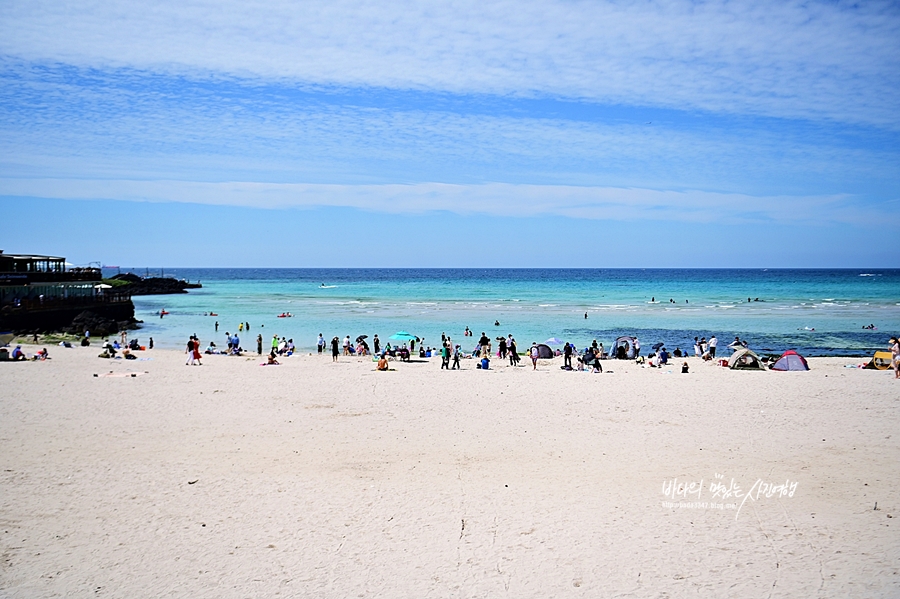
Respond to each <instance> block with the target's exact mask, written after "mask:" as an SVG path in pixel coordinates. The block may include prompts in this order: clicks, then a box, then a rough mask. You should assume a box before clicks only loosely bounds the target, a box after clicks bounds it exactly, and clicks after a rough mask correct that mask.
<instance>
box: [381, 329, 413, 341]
mask: <svg viewBox="0 0 900 599" xmlns="http://www.w3.org/2000/svg"><path fill="white" fill-rule="evenodd" d="M415 338H416V336H415V335H410V334H409V333H407V332H406V331H397V332H396V333H394V334H393V335H391V336H390V337H388V339H393V340H394V341H412V340H413V339H415Z"/></svg>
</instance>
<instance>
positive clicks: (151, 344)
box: [147, 337, 153, 349]
mask: <svg viewBox="0 0 900 599" xmlns="http://www.w3.org/2000/svg"><path fill="white" fill-rule="evenodd" d="M147 347H148V348H150V349H153V337H150V345H148V346H147Z"/></svg>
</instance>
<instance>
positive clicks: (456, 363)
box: [450, 345, 461, 370]
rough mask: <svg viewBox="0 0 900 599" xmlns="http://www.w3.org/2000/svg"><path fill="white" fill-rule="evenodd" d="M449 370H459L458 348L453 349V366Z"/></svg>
mask: <svg viewBox="0 0 900 599" xmlns="http://www.w3.org/2000/svg"><path fill="white" fill-rule="evenodd" d="M450 370H461V368H460V367H459V346H458V345H457V346H455V347H454V348H453V366H451V367H450Z"/></svg>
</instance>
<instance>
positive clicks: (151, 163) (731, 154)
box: [0, 0, 900, 267]
mask: <svg viewBox="0 0 900 599" xmlns="http://www.w3.org/2000/svg"><path fill="white" fill-rule="evenodd" d="M148 6H149V5H147V4H146V3H140V2H126V1H119V2H112V1H111V2H103V3H95V2H80V3H65V4H62V3H59V2H40V1H31V2H18V1H15V0H11V1H8V2H5V3H3V4H2V5H0V209H2V212H3V213H4V214H5V217H4V218H3V222H4V224H5V225H6V226H4V227H3V228H2V231H0V248H2V249H4V250H6V251H9V252H12V251H17V252H35V253H53V254H60V255H65V256H67V257H69V258H70V261H72V262H75V263H86V262H89V261H94V260H96V261H101V262H104V263H107V264H120V265H134V266H145V265H146V266H285V267H291V266H294V267H302V266H463V267H466V266H471V267H477V266H515V267H528V266H542V267H544V266H560V267H566V266H572V267H583V266H596V267H616V266H621V267H629V266H639V267H706V266H709V267H729V266H732V267H755V266H765V267H778V266H783V267H804V266H809V267H820V266H833V267H844V266H847V267H849V266H870V267H877V266H880V267H896V266H900V260H898V258H897V257H896V251H894V250H893V249H892V248H893V246H894V245H896V244H895V242H894V240H895V239H896V233H897V231H898V230H900V216H898V212H900V60H898V59H897V56H900V9H898V8H897V6H896V5H895V4H893V3H853V4H850V3H842V2H821V3H815V2H803V3H793V2H773V3H767V2H756V3H734V2H608V3H602V2H571V1H567V2H550V1H541V2H534V3H529V2H495V3H490V4H488V5H486V4H485V3H476V2H472V3H467V2H454V3H452V4H450V3H434V2H424V3H418V2H396V3H391V4H390V5H389V6H386V5H385V3H376V2H353V1H347V2H334V1H330V2H321V3H319V2H304V3H293V2H290V3H287V2H286V3H280V2H277V1H270V2H250V1H246V0H245V1H242V2H230V1H219V2H214V3H213V2H192V1H179V2H167V1H162V2H157V3H154V4H153V9H152V10H150V9H149V8H148ZM788 248H790V251H786V250H787V249H788ZM885 250H886V251H885Z"/></svg>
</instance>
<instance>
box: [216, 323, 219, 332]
mask: <svg viewBox="0 0 900 599" xmlns="http://www.w3.org/2000/svg"><path fill="white" fill-rule="evenodd" d="M216 332H217V333H218V332H219V321H218V320H217V321H216Z"/></svg>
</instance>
